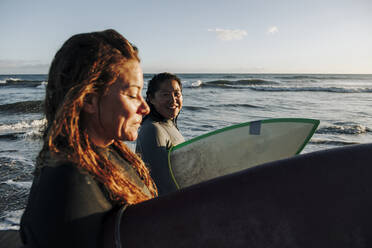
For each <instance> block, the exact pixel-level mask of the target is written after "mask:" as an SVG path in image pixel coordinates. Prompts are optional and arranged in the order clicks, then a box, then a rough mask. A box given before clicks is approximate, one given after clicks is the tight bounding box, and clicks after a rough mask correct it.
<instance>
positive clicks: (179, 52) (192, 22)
mask: <svg viewBox="0 0 372 248" xmlns="http://www.w3.org/2000/svg"><path fill="white" fill-rule="evenodd" d="M371 13H372V0H156V1H155V0H154V1H146V0H132V1H126V0H118V1H113V0H105V1H103V0H99V1H97V0H89V1H79V0H64V1H61V0H58V1H54V0H0V34H1V35H0V74H18V73H23V74H31V73H36V74H46V73H47V72H48V68H49V65H50V63H51V61H52V59H53V57H54V55H55V53H56V52H57V51H58V49H59V48H60V47H61V46H62V44H63V43H64V42H65V41H66V40H67V39H68V38H69V37H71V36H72V35H74V34H77V33H85V32H92V31H100V30H104V29H109V28H112V29H115V30H117V31H118V32H119V33H121V34H122V35H123V36H124V37H126V38H127V39H128V40H129V41H130V42H132V43H134V44H135V45H136V46H137V47H138V48H139V50H140V57H141V61H142V63H141V64H142V68H143V71H144V72H145V73H158V72H163V71H168V72H173V73H206V72H208V73H335V74H336V73H342V74H349V73H353V74H372V14H371Z"/></svg>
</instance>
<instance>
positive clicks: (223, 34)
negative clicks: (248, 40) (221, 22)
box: [208, 28, 247, 41]
mask: <svg viewBox="0 0 372 248" xmlns="http://www.w3.org/2000/svg"><path fill="white" fill-rule="evenodd" d="M208 31H209V32H214V33H216V34H217V38H218V39H220V40H225V41H228V40H241V39H243V37H244V36H246V35H247V31H245V30H241V29H222V28H215V29H208Z"/></svg>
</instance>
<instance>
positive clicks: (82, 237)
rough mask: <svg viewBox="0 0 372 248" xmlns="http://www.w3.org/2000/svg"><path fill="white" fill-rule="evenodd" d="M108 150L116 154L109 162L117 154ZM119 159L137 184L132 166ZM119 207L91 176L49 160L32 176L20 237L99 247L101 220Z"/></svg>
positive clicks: (35, 242) (32, 241)
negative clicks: (49, 162)
mask: <svg viewBox="0 0 372 248" xmlns="http://www.w3.org/2000/svg"><path fill="white" fill-rule="evenodd" d="M110 152H112V151H110ZM112 153H113V154H116V155H115V156H114V158H112V157H109V159H110V160H111V161H112V160H114V159H117V157H118V154H117V153H115V152H112ZM111 155H112V154H111ZM119 160H121V161H120V164H121V165H120V166H122V168H123V171H124V173H128V174H129V176H130V177H134V178H136V179H135V180H134V181H135V183H138V182H140V184H141V183H142V181H141V180H140V179H139V177H138V176H137V173H136V172H135V171H134V169H133V168H132V167H131V166H130V165H129V164H128V163H127V162H126V161H125V160H124V159H122V158H121V159H119ZM140 186H143V187H146V186H145V185H144V184H143V183H142V185H140ZM144 190H145V191H146V190H147V192H146V193H148V189H147V188H145V189H144ZM119 207H120V205H119V204H116V203H115V202H114V201H112V200H111V199H110V197H109V194H108V191H107V190H106V188H105V187H104V186H103V185H102V184H101V183H99V182H97V180H95V179H94V177H93V176H92V175H90V174H89V173H87V172H85V171H83V170H81V169H78V168H77V166H76V165H75V164H73V163H68V162H65V163H58V162H52V163H51V164H49V165H46V166H44V167H43V168H41V170H40V172H39V173H38V174H37V175H36V176H35V178H34V181H33V185H32V188H31V192H30V196H29V200H28V204H27V208H26V210H25V212H24V214H23V216H22V220H21V230H20V231H21V237H22V240H23V242H24V243H25V244H27V245H30V246H31V247H66V248H67V247H69V248H70V247H79V248H82V247H89V248H94V247H103V226H104V221H105V220H106V217H107V216H108V215H109V214H110V213H112V212H113V211H116V209H117V208H119Z"/></svg>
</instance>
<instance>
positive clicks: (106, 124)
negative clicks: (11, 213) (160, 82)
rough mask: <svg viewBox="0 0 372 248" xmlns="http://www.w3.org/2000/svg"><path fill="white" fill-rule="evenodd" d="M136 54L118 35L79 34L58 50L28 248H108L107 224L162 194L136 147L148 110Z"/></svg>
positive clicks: (25, 227)
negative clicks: (127, 207)
mask: <svg viewBox="0 0 372 248" xmlns="http://www.w3.org/2000/svg"><path fill="white" fill-rule="evenodd" d="M142 88H143V74H142V70H141V66H140V60H139V57H138V51H137V48H135V47H134V46H132V45H131V44H130V43H129V42H128V41H127V40H126V39H125V38H124V37H123V36H121V35H120V34H119V33H117V32H116V31H114V30H106V31H102V32H93V33H85V34H78V35H75V36H72V37H71V38H70V39H69V40H67V41H66V42H65V43H64V45H63V46H62V48H61V49H60V50H59V51H58V52H57V54H56V56H55V58H54V60H53V62H52V64H51V67H50V71H49V78H48V85H47V88H46V96H45V114H46V119H47V123H46V128H45V131H44V136H43V138H44V146H43V148H42V150H41V151H40V153H39V155H38V158H37V165H36V170H35V177H34V181H33V185H32V188H31V193H30V196H29V200H28V204H27V207H26V210H25V212H24V214H23V216H22V220H21V230H20V231H21V237H22V240H23V243H24V244H26V245H27V247H29V246H30V247H90V248H91V247H103V236H104V234H103V231H104V230H105V228H104V223H106V222H107V221H108V219H109V217H110V219H111V216H116V214H117V213H118V211H117V210H118V209H119V208H121V207H122V206H123V205H126V204H136V203H139V202H142V201H146V200H148V199H151V198H153V197H155V196H156V195H157V190H156V186H155V185H154V183H153V181H152V179H151V177H150V175H149V172H148V169H147V168H146V166H145V165H144V163H143V162H142V160H141V159H140V158H139V157H138V156H137V155H136V154H134V153H133V152H132V151H131V150H130V149H129V148H128V147H127V146H126V145H125V143H124V142H123V141H124V140H129V141H134V140H135V139H136V138H137V135H138V133H137V131H138V128H139V126H140V123H141V121H142V117H143V116H144V115H146V114H148V112H149V107H148V105H147V103H146V102H145V100H144V99H143V97H142V94H141V91H142Z"/></svg>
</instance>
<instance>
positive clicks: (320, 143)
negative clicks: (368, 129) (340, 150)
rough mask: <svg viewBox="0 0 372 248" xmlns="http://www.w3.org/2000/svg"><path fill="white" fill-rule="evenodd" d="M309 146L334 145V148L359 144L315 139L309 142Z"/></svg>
mask: <svg viewBox="0 0 372 248" xmlns="http://www.w3.org/2000/svg"><path fill="white" fill-rule="evenodd" d="M309 144H313V145H332V146H347V145H357V144H360V143H359V142H353V141H341V140H326V139H314V138H312V139H311V140H310V141H309Z"/></svg>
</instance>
